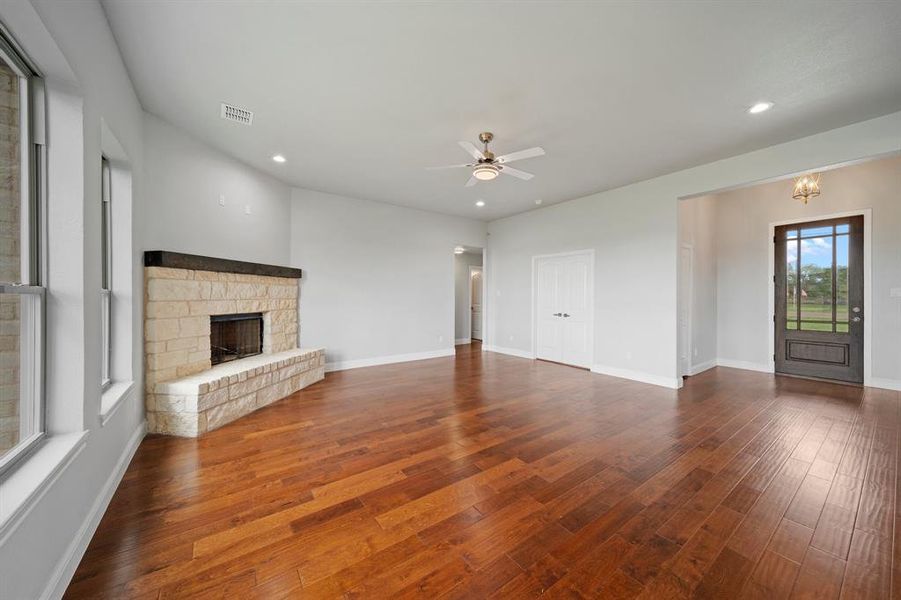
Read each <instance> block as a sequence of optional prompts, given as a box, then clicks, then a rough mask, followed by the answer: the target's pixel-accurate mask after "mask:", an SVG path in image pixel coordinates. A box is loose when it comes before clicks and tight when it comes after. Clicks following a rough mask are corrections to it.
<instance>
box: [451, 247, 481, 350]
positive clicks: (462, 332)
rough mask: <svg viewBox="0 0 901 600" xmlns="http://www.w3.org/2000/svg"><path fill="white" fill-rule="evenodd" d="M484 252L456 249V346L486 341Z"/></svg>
mask: <svg viewBox="0 0 901 600" xmlns="http://www.w3.org/2000/svg"><path fill="white" fill-rule="evenodd" d="M483 255H484V251H483V249H482V248H476V247H473V246H457V247H456V248H455V249H454V344H455V345H457V346H460V345H463V344H481V342H482V339H483V338H484V331H485V318H484V313H485V311H484V297H485V290H484V288H485V285H484V282H485V273H484V269H485V267H484V262H485V261H484V256H483Z"/></svg>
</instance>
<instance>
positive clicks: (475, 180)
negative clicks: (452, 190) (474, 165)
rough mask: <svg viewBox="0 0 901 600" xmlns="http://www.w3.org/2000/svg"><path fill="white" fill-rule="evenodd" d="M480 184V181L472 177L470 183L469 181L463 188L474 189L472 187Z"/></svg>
mask: <svg viewBox="0 0 901 600" xmlns="http://www.w3.org/2000/svg"><path fill="white" fill-rule="evenodd" d="M478 182H479V180H478V179H476V178H475V177H470V178H469V181H467V182H466V185H465V186H463V187H472V186H474V185H475V184H477V183H478Z"/></svg>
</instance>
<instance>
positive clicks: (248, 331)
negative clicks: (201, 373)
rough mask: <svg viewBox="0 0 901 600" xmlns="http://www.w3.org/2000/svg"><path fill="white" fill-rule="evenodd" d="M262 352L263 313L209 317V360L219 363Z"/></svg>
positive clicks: (215, 363)
mask: <svg viewBox="0 0 901 600" xmlns="http://www.w3.org/2000/svg"><path fill="white" fill-rule="evenodd" d="M262 353H263V313H241V314H235V315H213V316H211V317H210V362H211V363H212V364H214V365H218V364H220V363H224V362H229V361H232V360H237V359H239V358H245V357H247V356H254V355H256V354H262Z"/></svg>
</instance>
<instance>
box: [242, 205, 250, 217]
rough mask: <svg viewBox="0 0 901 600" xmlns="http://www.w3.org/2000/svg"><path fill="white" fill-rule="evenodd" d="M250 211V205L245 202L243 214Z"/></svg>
mask: <svg viewBox="0 0 901 600" xmlns="http://www.w3.org/2000/svg"><path fill="white" fill-rule="evenodd" d="M250 213H251V210H250V205H249V204H245V205H244V214H245V215H249V214H250Z"/></svg>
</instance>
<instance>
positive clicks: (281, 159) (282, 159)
mask: <svg viewBox="0 0 901 600" xmlns="http://www.w3.org/2000/svg"><path fill="white" fill-rule="evenodd" d="M272 160H274V161H275V162H277V163H283V162H285V161H286V160H288V159H287V158H285V157H284V156H282V155H281V154H276V155H275V156H273V157H272Z"/></svg>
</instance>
